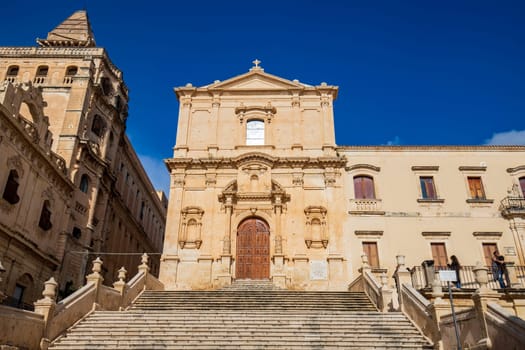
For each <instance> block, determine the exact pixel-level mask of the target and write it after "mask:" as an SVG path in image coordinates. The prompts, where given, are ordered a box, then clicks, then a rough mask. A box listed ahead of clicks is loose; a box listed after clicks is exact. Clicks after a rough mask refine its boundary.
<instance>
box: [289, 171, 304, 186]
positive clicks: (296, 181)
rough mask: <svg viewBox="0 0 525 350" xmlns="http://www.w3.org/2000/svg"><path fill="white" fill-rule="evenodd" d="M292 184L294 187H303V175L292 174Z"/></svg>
mask: <svg viewBox="0 0 525 350" xmlns="http://www.w3.org/2000/svg"><path fill="white" fill-rule="evenodd" d="M292 184H293V185H294V186H303V184H304V180H303V173H293V174H292Z"/></svg>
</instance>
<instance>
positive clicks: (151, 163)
mask: <svg viewBox="0 0 525 350" xmlns="http://www.w3.org/2000/svg"><path fill="white" fill-rule="evenodd" d="M138 156H139V158H140V161H141V162H142V166H143V167H144V170H146V173H147V174H148V176H149V178H150V180H151V182H152V183H153V187H155V189H156V190H162V191H164V194H165V195H166V197H167V196H168V195H169V193H170V175H169V173H168V170H167V169H166V166H165V165H164V162H163V161H162V159H157V158H153V157H150V156H145V155H140V154H139V155H138Z"/></svg>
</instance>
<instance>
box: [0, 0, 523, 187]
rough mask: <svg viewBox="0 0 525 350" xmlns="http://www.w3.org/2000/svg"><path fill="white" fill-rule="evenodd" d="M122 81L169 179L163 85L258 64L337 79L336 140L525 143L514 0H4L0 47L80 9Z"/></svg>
mask: <svg viewBox="0 0 525 350" xmlns="http://www.w3.org/2000/svg"><path fill="white" fill-rule="evenodd" d="M82 8H87V10H88V14H89V17H90V21H91V24H92V27H93V31H94V34H95V38H96V41H97V44H98V45H99V46H102V47H105V48H106V49H107V50H108V52H109V55H110V57H111V59H112V61H113V62H114V63H115V64H116V65H117V66H118V67H119V68H120V69H121V70H122V71H123V72H124V79H125V81H126V83H127V85H128V87H129V89H130V98H131V100H130V108H129V111H130V113H129V119H128V130H127V132H128V135H129V137H130V139H131V140H132V142H133V145H134V146H135V149H136V151H137V153H138V154H139V156H140V157H141V159H142V160H143V162H144V166H145V168H146V170H147V171H148V173H149V174H150V176H151V178H152V181H153V183H154V184H155V185H156V186H157V187H162V188H164V189H167V187H168V185H167V184H168V175H167V171H166V170H165V167H164V165H163V164H162V159H163V158H168V157H170V156H171V155H172V147H173V146H174V144H175V135H176V127H177V113H178V103H177V100H176V97H175V95H174V93H173V87H175V86H182V85H185V84H186V83H188V82H191V83H192V84H194V85H197V86H199V85H206V84H209V83H211V82H213V81H214V80H216V79H219V80H225V79H227V78H230V77H232V76H235V75H238V74H242V73H245V72H246V71H248V69H249V68H250V67H251V65H252V63H251V61H252V60H253V59H255V58H258V59H260V60H261V61H262V64H261V66H262V67H263V68H264V69H265V71H266V72H268V73H271V74H275V75H278V76H281V77H284V78H288V79H299V80H300V81H302V82H305V83H309V84H319V83H320V82H323V81H325V82H327V83H328V84H333V85H338V86H339V89H340V90H339V97H338V99H337V101H336V102H335V104H334V109H335V122H336V139H337V143H338V144H339V145H387V144H398V145H417V144H428V145H438V144H439V145H442V144H446V145H459V144H466V145H472V144H525V123H524V116H525V98H524V97H525V65H524V62H525V2H524V1H497V2H496V1H439V2H438V1H342V0H337V1H335V0H334V1H333V0H325V1H306V0H303V1H285V0H281V1H273V0H267V1H204V0H202V1H195V2H191V1H184V2H183V1H136V2H135V1H133V2H132V1H120V0H118V1H95V0H91V1H88V0H83V1H72V0H61V1H59V0H47V1H34V0H29V1H20V0H15V1H2V2H1V3H0V13H2V21H0V33H1V34H0V46H33V45H35V41H34V39H35V38H36V37H40V38H44V37H45V36H46V35H47V32H48V31H50V30H51V29H53V28H54V27H55V26H57V25H58V24H59V23H60V22H61V21H62V20H64V19H65V18H66V17H68V16H69V15H70V14H71V13H73V12H74V11H75V10H77V9H82Z"/></svg>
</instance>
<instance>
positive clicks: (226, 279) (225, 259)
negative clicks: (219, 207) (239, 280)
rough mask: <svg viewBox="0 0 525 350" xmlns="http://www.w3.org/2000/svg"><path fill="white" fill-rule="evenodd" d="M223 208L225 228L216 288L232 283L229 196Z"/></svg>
mask: <svg viewBox="0 0 525 350" xmlns="http://www.w3.org/2000/svg"><path fill="white" fill-rule="evenodd" d="M224 207H225V210H226V228H225V232H224V238H223V242H222V254H221V257H220V259H219V261H220V271H219V273H218V275H217V287H223V286H227V285H230V284H231V283H232V273H231V264H232V248H231V245H232V244H231V232H232V215H233V199H232V197H231V196H228V197H226V200H225V203H224Z"/></svg>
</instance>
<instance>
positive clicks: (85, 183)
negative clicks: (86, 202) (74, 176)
mask: <svg viewBox="0 0 525 350" xmlns="http://www.w3.org/2000/svg"><path fill="white" fill-rule="evenodd" d="M79 188H80V190H81V191H82V192H84V193H87V191H88V189H89V177H88V176H87V175H86V174H83V175H82V177H81V178H80V186H79Z"/></svg>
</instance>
